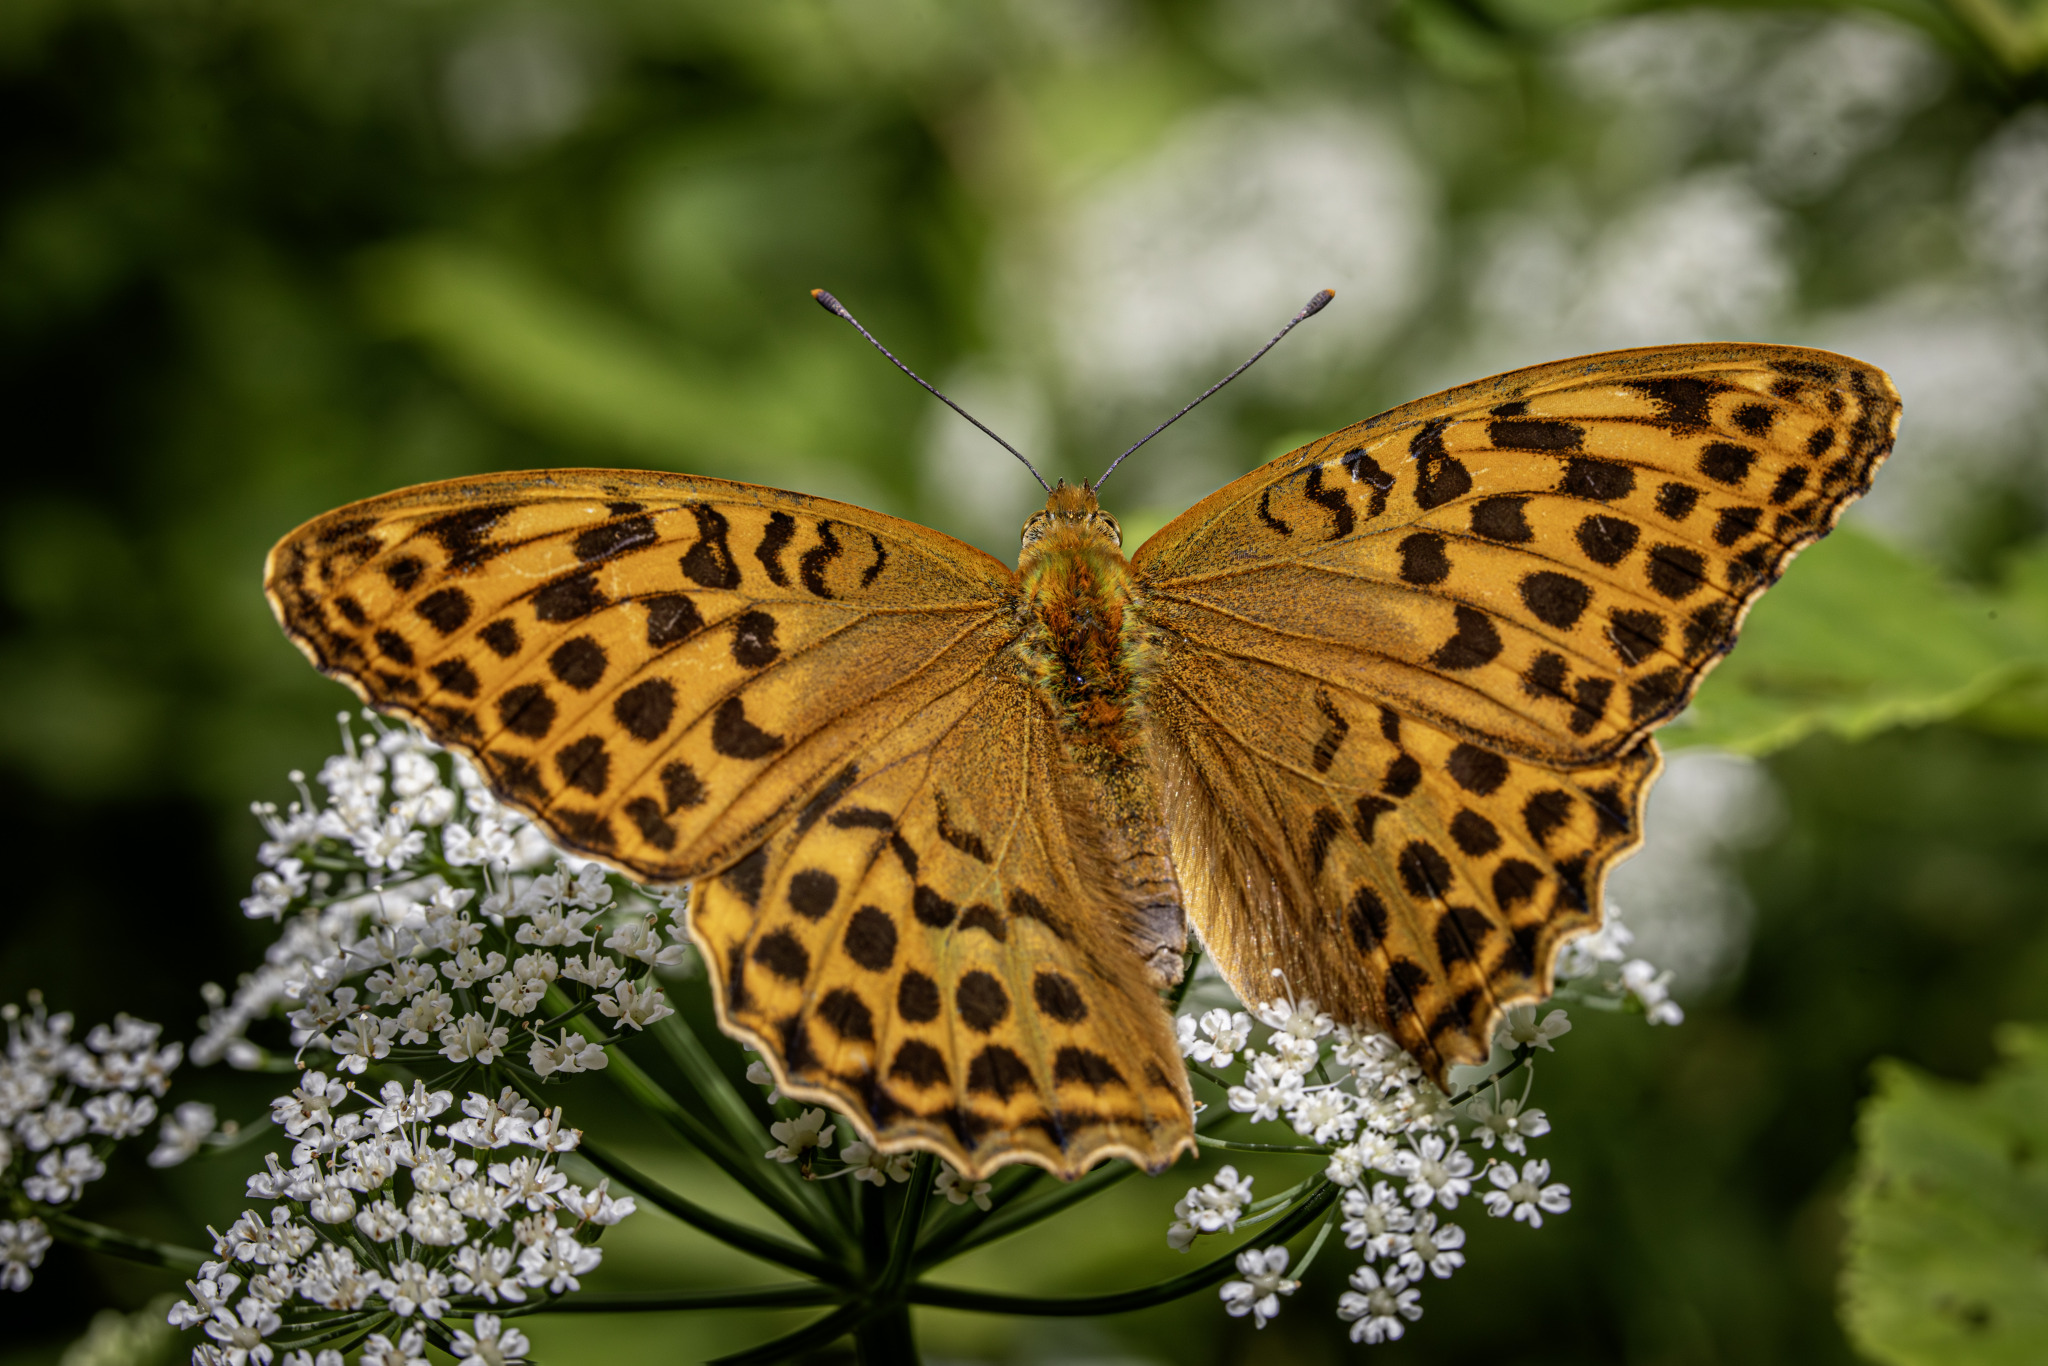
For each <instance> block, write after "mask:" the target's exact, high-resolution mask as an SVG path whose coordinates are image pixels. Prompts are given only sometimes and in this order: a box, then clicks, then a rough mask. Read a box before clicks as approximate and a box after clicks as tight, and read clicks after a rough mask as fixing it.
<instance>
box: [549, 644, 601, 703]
mask: <svg viewBox="0 0 2048 1366" xmlns="http://www.w3.org/2000/svg"><path fill="white" fill-rule="evenodd" d="M609 662H610V661H609V659H608V657H607V656H606V654H605V650H604V646H602V645H600V644H598V643H597V641H596V640H595V639H594V638H592V637H590V636H576V637H573V638H572V639H569V640H565V641H563V642H562V643H561V644H560V645H557V646H556V647H555V649H554V652H553V653H552V654H550V655H549V656H548V671H549V672H550V673H552V674H554V676H555V677H556V678H558V679H560V680H561V681H562V682H563V683H565V684H567V685H568V686H569V687H572V688H574V689H575V690H576V691H578V692H589V691H590V690H591V689H592V688H594V687H596V686H597V684H598V681H599V680H600V679H602V678H603V677H604V672H605V669H606V667H607V666H608V664H609Z"/></svg>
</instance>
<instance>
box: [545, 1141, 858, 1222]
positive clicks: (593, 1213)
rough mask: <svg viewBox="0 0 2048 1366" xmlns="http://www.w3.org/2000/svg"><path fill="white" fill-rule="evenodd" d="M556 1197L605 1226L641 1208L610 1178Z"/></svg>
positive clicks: (581, 1216)
mask: <svg viewBox="0 0 2048 1366" xmlns="http://www.w3.org/2000/svg"><path fill="white" fill-rule="evenodd" d="M853 1146H858V1145H853ZM850 1150H851V1148H849V1151H850ZM556 1199H557V1200H559V1201H560V1202H561V1205H562V1208H563V1209H566V1210H568V1211H569V1212H570V1213H571V1214H573V1215H575V1216H576V1217H577V1218H578V1219H579V1220H581V1221H582V1222H583V1223H586V1224H598V1225H600V1226H604V1227H609V1226H610V1225H612V1224H616V1223H618V1222H619V1221H620V1220H621V1219H624V1218H625V1217H626V1216H627V1215H629V1214H631V1213H632V1212H633V1211H634V1210H635V1209H637V1208H639V1206H638V1205H637V1204H635V1203H634V1200H633V1197H632V1196H630V1195H620V1196H613V1195H612V1193H611V1182H610V1181H608V1180H607V1181H600V1182H598V1184H597V1188H596V1189H595V1190H588V1191H586V1190H584V1189H582V1188H581V1187H578V1186H568V1187H565V1188H564V1189H563V1190H562V1191H561V1192H560V1193H559V1194H558V1195H557V1196H556Z"/></svg>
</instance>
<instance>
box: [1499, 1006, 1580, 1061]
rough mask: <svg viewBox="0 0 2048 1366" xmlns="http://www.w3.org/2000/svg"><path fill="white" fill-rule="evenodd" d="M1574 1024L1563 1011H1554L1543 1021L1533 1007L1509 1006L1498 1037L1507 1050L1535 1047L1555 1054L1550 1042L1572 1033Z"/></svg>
mask: <svg viewBox="0 0 2048 1366" xmlns="http://www.w3.org/2000/svg"><path fill="white" fill-rule="evenodd" d="M1571 1027H1572V1022H1571V1019H1570V1017H1569V1016H1567V1015H1566V1014H1565V1013H1564V1012H1563V1011H1562V1010H1553V1011H1551V1012H1550V1013H1549V1014H1548V1015H1545V1016H1544V1017H1543V1018H1542V1019H1541V1020H1538V1019H1537V1018H1536V1007H1535V1006H1533V1005H1519V1006H1509V1007H1508V1008H1507V1012H1506V1014H1505V1015H1504V1016H1503V1017H1502V1019H1501V1022H1500V1030H1499V1032H1498V1034H1497V1035H1496V1038H1497V1039H1498V1040H1499V1042H1500V1043H1501V1045H1502V1046H1503V1047H1505V1048H1522V1047H1534V1048H1541V1049H1543V1050H1544V1051H1545V1052H1549V1053H1555V1052H1556V1051H1557V1050H1556V1049H1554V1048H1552V1047H1551V1046H1550V1041H1551V1040H1552V1039H1555V1038H1557V1037H1558V1036H1560V1035H1563V1034H1568V1033H1570V1032H1571Z"/></svg>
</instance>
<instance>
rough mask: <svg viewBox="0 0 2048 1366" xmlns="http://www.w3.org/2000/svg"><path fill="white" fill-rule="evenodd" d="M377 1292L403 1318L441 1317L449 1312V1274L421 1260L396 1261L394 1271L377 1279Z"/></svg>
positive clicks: (393, 1311) (393, 1265) (392, 1310)
mask: <svg viewBox="0 0 2048 1366" xmlns="http://www.w3.org/2000/svg"><path fill="white" fill-rule="evenodd" d="M377 1293H378V1294H379V1295H381V1296H383V1298H384V1302H385V1303H386V1304H388V1305H390V1306H391V1312H392V1313H394V1314H396V1315H398V1317H400V1318H402V1319H409V1318H411V1317H412V1316H413V1315H415V1314H418V1315H420V1316H421V1317H423V1318H429V1319H438V1318H440V1317H441V1316H442V1315H443V1314H445V1313H447V1312H448V1277H447V1276H446V1275H445V1274H443V1273H442V1272H439V1271H436V1270H432V1269H430V1268H429V1267H427V1266H426V1265H425V1264H423V1263H421V1262H414V1261H402V1262H394V1263H392V1266H391V1274H390V1275H388V1276H385V1277H383V1278H381V1279H380V1280H379V1281H378V1282H377Z"/></svg>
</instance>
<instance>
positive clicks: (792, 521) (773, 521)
mask: <svg viewBox="0 0 2048 1366" xmlns="http://www.w3.org/2000/svg"><path fill="white" fill-rule="evenodd" d="M795 537H796V518H794V517H792V516H790V515H789V514H788V513H786V512H771V513H769V514H768V526H767V529H766V530H764V531H763V532H762V533H761V543H760V544H759V545H757V546H755V547H754V558H755V559H757V560H759V561H760V562H761V568H763V569H765V570H767V571H768V581H769V582H770V583H773V584H774V585H775V586H776V587H777V588H787V587H789V574H788V572H787V571H785V570H784V569H783V567H782V552H783V551H785V550H787V549H788V548H789V543H790V541H791V540H793V539H795Z"/></svg>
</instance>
